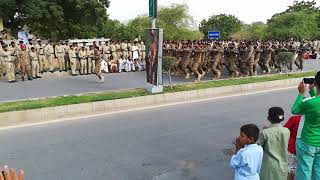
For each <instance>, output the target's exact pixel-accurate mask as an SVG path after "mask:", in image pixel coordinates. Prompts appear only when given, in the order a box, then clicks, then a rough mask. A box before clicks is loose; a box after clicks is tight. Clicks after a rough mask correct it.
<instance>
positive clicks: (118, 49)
mask: <svg viewBox="0 0 320 180" xmlns="http://www.w3.org/2000/svg"><path fill="white" fill-rule="evenodd" d="M116 51H117V56H116V57H113V59H114V60H116V61H118V60H119V58H120V57H121V56H122V49H121V45H120V44H119V43H117V44H116Z"/></svg>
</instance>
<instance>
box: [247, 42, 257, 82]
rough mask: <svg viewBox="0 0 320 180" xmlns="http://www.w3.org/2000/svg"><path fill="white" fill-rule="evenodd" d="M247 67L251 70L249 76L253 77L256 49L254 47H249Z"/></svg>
mask: <svg viewBox="0 0 320 180" xmlns="http://www.w3.org/2000/svg"><path fill="white" fill-rule="evenodd" d="M246 66H247V68H248V69H249V75H250V76H253V75H254V74H255V73H254V48H253V46H248V50H247V58H246Z"/></svg>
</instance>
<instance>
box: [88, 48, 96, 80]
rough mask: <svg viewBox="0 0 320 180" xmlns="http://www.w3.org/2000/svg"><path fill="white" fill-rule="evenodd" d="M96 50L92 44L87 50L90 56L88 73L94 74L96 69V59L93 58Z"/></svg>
mask: <svg viewBox="0 0 320 180" xmlns="http://www.w3.org/2000/svg"><path fill="white" fill-rule="evenodd" d="M93 55H94V51H93V48H92V46H89V49H88V50H87V57H88V74H94V73H95V72H94V70H95V66H96V65H95V60H94V59H93Z"/></svg>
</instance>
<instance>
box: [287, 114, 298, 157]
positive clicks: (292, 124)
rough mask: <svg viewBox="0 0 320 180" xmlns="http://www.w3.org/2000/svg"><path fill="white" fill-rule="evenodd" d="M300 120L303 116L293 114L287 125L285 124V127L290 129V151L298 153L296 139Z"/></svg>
mask: <svg viewBox="0 0 320 180" xmlns="http://www.w3.org/2000/svg"><path fill="white" fill-rule="evenodd" d="M300 120H301V116H292V117H290V119H289V120H288V122H287V123H286V125H284V127H286V128H288V129H289V130H290V139H289V144H288V151H289V152H290V153H291V154H296V140H297V132H298V128H299V123H300Z"/></svg>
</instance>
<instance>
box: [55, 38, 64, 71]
mask: <svg viewBox="0 0 320 180" xmlns="http://www.w3.org/2000/svg"><path fill="white" fill-rule="evenodd" d="M55 55H56V57H57V59H58V63H59V68H60V72H62V71H64V70H65V69H64V68H65V64H64V63H65V62H64V55H65V53H64V47H63V46H62V45H61V42H60V41H58V42H57V44H56V47H55Z"/></svg>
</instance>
